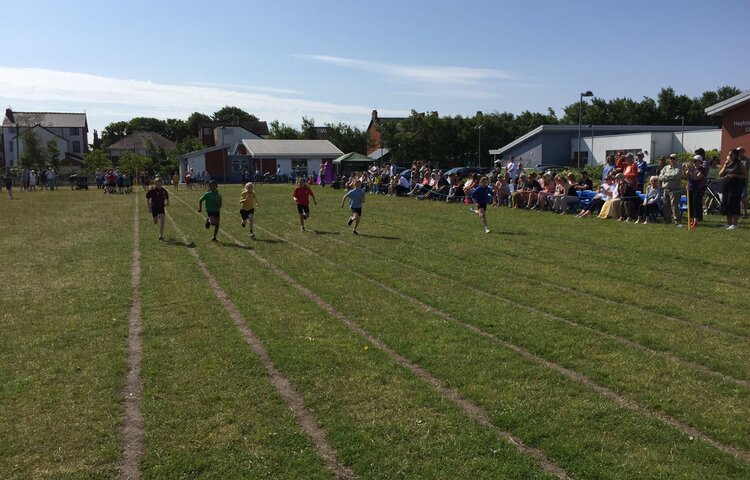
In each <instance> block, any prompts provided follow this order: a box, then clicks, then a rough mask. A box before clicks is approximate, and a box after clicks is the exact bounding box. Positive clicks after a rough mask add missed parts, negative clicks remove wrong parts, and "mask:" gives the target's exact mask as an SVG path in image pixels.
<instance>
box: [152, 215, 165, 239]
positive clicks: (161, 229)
mask: <svg viewBox="0 0 750 480" xmlns="http://www.w3.org/2000/svg"><path fill="white" fill-rule="evenodd" d="M157 219H158V221H159V238H161V239H163V238H164V214H163V213H160V214H159V215H157V216H156V218H154V223H156V221H157Z"/></svg>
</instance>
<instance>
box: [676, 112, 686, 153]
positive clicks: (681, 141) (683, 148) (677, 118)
mask: <svg viewBox="0 0 750 480" xmlns="http://www.w3.org/2000/svg"><path fill="white" fill-rule="evenodd" d="M674 119H675V120H682V134H681V135H680V144H681V145H682V153H685V115H677V116H676V117H674Z"/></svg>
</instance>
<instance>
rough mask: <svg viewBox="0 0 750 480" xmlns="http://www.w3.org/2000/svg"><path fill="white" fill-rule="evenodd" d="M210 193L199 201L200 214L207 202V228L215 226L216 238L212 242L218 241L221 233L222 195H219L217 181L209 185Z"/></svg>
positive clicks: (212, 181)
mask: <svg viewBox="0 0 750 480" xmlns="http://www.w3.org/2000/svg"><path fill="white" fill-rule="evenodd" d="M208 189H209V190H208V191H207V192H206V193H204V194H203V195H201V198H200V199H198V212H201V211H203V202H206V216H207V217H208V218H207V219H206V228H211V225H213V226H214V236H213V238H211V240H212V241H214V242H216V241H218V240H217V239H216V235H217V234H218V233H219V220H220V217H221V214H220V211H221V195H220V194H219V184H218V183H216V180H211V182H210V183H209V184H208Z"/></svg>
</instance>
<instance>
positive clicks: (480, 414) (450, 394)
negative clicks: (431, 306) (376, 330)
mask: <svg viewBox="0 0 750 480" xmlns="http://www.w3.org/2000/svg"><path fill="white" fill-rule="evenodd" d="M175 197H176V198H177V199H178V200H180V201H181V202H182V203H183V204H185V206H186V207H188V209H190V205H188V203H187V202H185V201H184V200H183V199H181V198H179V197H177V196H176V195H175ZM191 210H192V209H191ZM195 213H196V214H197V215H198V216H199V217H201V215H200V214H199V213H198V212H195ZM170 220H171V217H170ZM172 223H174V220H172ZM175 228H176V224H175ZM264 230H265V229H264ZM220 231H221V233H222V234H223V235H224V236H225V237H227V238H229V239H231V240H232V241H233V242H234V244H235V245H237V246H240V247H244V249H245V251H246V252H247V253H249V254H250V255H252V256H253V257H254V258H255V259H256V260H257V261H258V262H259V263H261V264H263V265H265V266H266V267H268V268H269V269H270V270H271V271H272V272H273V273H274V274H275V275H276V276H277V277H279V278H280V279H282V280H284V281H285V282H286V283H288V284H289V285H291V286H292V287H294V288H295V289H297V290H298V291H299V292H301V293H302V294H303V295H304V296H306V297H307V298H308V299H310V300H311V301H312V302H314V303H315V304H316V305H318V306H319V307H320V308H322V309H323V310H325V311H326V312H328V313H329V314H331V315H332V316H333V317H335V318H337V319H339V320H340V321H341V322H342V323H343V324H344V325H345V326H346V327H347V328H349V329H350V330H351V331H352V332H354V333H356V334H358V335H360V336H361V337H363V338H365V339H366V340H367V341H368V342H369V343H370V344H371V345H373V346H375V347H377V348H379V349H380V350H381V351H383V352H384V353H385V354H386V355H388V356H389V357H390V358H391V359H392V360H393V361H395V362H396V363H398V364H399V365H401V366H402V367H405V368H407V369H408V370H410V371H411V372H412V373H413V374H414V375H416V376H417V377H418V378H420V379H421V380H423V381H425V382H427V383H429V384H430V385H432V386H433V387H434V388H435V389H436V390H437V391H438V392H439V393H440V394H441V395H442V396H444V397H445V398H448V399H450V400H452V401H453V402H454V403H455V404H456V405H458V406H459V408H461V410H462V411H463V412H464V413H466V414H467V415H468V416H469V418H471V419H472V420H474V421H476V422H477V423H479V424H480V425H482V426H484V427H485V428H487V429H490V430H492V431H493V432H495V433H496V434H497V435H498V436H500V437H502V438H503V439H505V440H506V441H507V442H508V443H510V444H511V445H513V446H515V447H516V448H517V449H518V450H519V451H520V452H521V453H524V454H526V455H528V456H530V457H532V458H534V459H535V460H536V461H537V462H539V465H540V467H541V468H542V469H543V470H544V471H546V472H548V473H551V474H553V475H555V476H557V477H558V478H561V479H565V480H570V479H571V477H570V476H569V475H568V474H567V472H566V471H565V470H564V469H563V468H562V467H560V466H559V465H557V464H555V463H554V462H552V461H551V460H550V459H549V458H547V455H546V454H545V453H544V452H542V451H541V450H539V449H538V448H535V447H531V446H529V445H526V444H525V443H524V442H523V440H521V439H520V438H519V437H516V436H515V435H513V434H512V433H510V432H506V431H505V430H502V429H500V428H499V427H497V426H496V425H494V424H493V423H492V420H491V419H490V416H489V414H488V413H487V412H486V411H485V410H484V409H483V408H482V407H480V406H479V405H477V404H475V403H473V402H472V401H470V400H467V399H465V398H463V397H462V396H461V395H460V394H459V392H458V391H456V390H454V389H451V388H448V387H447V386H445V384H444V383H443V381H442V380H440V379H438V378H437V377H435V376H433V375H432V374H431V373H430V372H428V371H427V370H425V369H424V368H422V367H420V366H419V365H417V364H416V363H414V362H412V361H411V360H409V359H407V358H406V357H403V356H402V355H400V354H399V353H397V352H396V351H395V350H393V349H391V348H390V347H388V346H387V345H386V344H385V343H383V342H382V341H380V339H378V338H377V337H375V336H373V335H372V334H370V333H369V332H368V331H367V330H365V329H364V328H362V327H360V326H359V325H357V324H356V323H355V322H354V321H353V320H351V319H350V318H349V317H348V316H346V315H345V314H344V313H342V312H339V311H338V310H336V308H335V307H334V306H333V305H331V304H330V303H328V302H326V301H325V300H323V299H322V298H321V297H320V296H318V295H317V294H316V293H314V292H313V291H312V290H310V289H308V288H307V287H305V286H304V285H302V284H301V283H299V282H298V281H297V280H295V279H294V278H292V277H291V276H290V275H289V274H287V273H286V272H285V271H284V270H282V269H281V268H280V267H278V266H276V265H275V264H274V263H272V262H271V261H270V260H268V259H266V258H265V257H263V256H261V255H260V254H259V253H258V252H256V251H255V250H249V249H248V248H249V247H248V245H246V244H244V243H242V242H241V241H239V240H237V239H236V238H234V237H233V236H232V235H231V234H229V233H228V232H227V231H226V230H224V229H223V228H221V229H220ZM194 255H195V256H196V258H197V253H194ZM204 273H205V272H204ZM209 274H210V273H209ZM227 300H228V299H227ZM228 301H229V300H228Z"/></svg>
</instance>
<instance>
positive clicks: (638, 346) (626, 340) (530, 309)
mask: <svg viewBox="0 0 750 480" xmlns="http://www.w3.org/2000/svg"><path fill="white" fill-rule="evenodd" d="M279 222H280V223H286V224H288V225H294V224H292V223H290V222H286V221H283V220H281V221H279ZM258 228H259V229H261V230H265V231H266V232H269V233H271V232H270V231H269V230H267V229H265V228H263V227H258ZM311 232H312V233H315V232H314V231H312V230H311ZM271 235H273V233H271ZM326 239H327V240H330V241H333V242H337V243H339V244H342V245H347V246H350V247H353V248H358V249H360V250H364V251H365V252H368V253H372V254H380V253H379V252H376V251H373V250H370V249H368V248H365V247H363V246H360V245H354V244H351V243H347V242H345V241H343V240H339V239H337V238H332V237H326ZM285 241H287V242H290V241H289V240H285ZM313 253H315V254H316V255H320V254H318V253H317V252H313ZM326 260H327V259H326ZM383 260H385V261H388V262H393V261H392V260H391V259H390V258H388V257H387V256H385V257H383ZM409 270H410V271H413V272H419V273H424V274H428V275H434V276H435V277H437V278H439V279H441V280H444V281H446V282H450V283H452V284H454V285H459V286H460V287H462V288H466V284H464V283H462V282H460V281H458V280H455V279H453V278H450V277H446V276H444V275H442V274H440V273H438V272H434V271H428V270H424V269H422V268H420V267H418V266H416V265H412V264H409ZM471 288H472V291H474V292H478V293H479V294H481V295H484V296H486V297H488V298H492V299H494V300H498V301H501V302H503V303H505V304H507V305H510V306H513V307H516V308H521V309H524V310H526V311H528V312H530V313H534V314H537V315H541V316H543V317H547V318H549V319H551V320H555V321H559V322H563V323H566V324H568V325H571V326H573V327H578V328H581V329H585V330H588V331H590V332H592V333H595V334H597V335H600V336H602V337H605V338H608V339H610V340H614V341H616V342H619V343H621V344H623V345H627V346H629V347H633V348H636V349H639V350H643V351H645V352H648V353H650V354H651V355H656V356H659V357H662V358H665V359H667V360H671V361H674V362H676V363H679V364H680V365H682V366H685V367H689V368H692V369H695V370H698V371H700V372H702V373H705V374H707V375H711V376H713V377H716V378H720V379H721V380H724V381H726V382H730V383H734V384H735V385H739V386H741V387H747V388H750V381H748V380H744V379H740V378H735V377H732V376H730V375H728V374H726V373H722V372H719V371H717V370H713V369H712V368H711V367H708V366H706V365H703V364H700V363H696V362H693V361H691V360H686V359H683V358H680V357H678V356H676V355H675V354H673V353H669V352H666V351H663V350H656V349H654V348H651V347H648V346H646V345H643V344H641V343H638V342H636V341H635V340H631V339H629V338H625V337H622V336H619V335H616V334H614V333H610V332H607V331H604V330H600V329H597V328H594V327H592V326H590V325H584V324H581V323H578V322H576V321H574V320H570V319H567V318H565V317H561V316H559V315H556V314H554V313H550V312H546V311H544V310H541V309H539V308H536V307H532V306H529V305H524V304H522V303H518V302H515V301H513V300H510V299H508V298H505V297H502V296H500V295H498V294H496V293H493V292H488V291H486V290H484V289H483V288H482V287H480V286H477V285H471Z"/></svg>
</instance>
